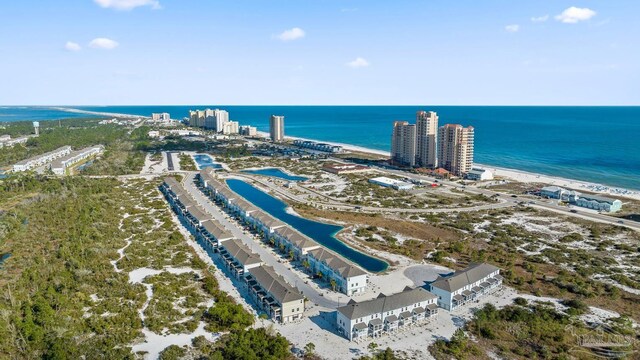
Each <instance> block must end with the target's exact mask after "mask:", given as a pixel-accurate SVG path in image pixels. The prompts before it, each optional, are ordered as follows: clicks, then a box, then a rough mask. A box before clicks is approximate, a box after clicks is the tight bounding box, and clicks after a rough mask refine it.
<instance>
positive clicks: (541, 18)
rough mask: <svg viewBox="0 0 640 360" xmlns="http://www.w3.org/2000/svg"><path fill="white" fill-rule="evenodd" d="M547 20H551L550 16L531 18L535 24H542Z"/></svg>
mask: <svg viewBox="0 0 640 360" xmlns="http://www.w3.org/2000/svg"><path fill="white" fill-rule="evenodd" d="M547 20H549V15H542V16H534V17H532V18H531V22H534V23H541V22H545V21H547Z"/></svg>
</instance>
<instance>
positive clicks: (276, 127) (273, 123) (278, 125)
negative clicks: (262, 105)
mask: <svg viewBox="0 0 640 360" xmlns="http://www.w3.org/2000/svg"><path fill="white" fill-rule="evenodd" d="M269 135H271V141H276V142H277V141H282V140H284V116H277V115H271V120H269Z"/></svg>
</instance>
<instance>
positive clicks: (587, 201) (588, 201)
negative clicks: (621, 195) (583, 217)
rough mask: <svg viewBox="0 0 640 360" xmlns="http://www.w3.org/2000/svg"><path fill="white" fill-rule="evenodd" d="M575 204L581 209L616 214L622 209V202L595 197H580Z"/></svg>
mask: <svg viewBox="0 0 640 360" xmlns="http://www.w3.org/2000/svg"><path fill="white" fill-rule="evenodd" d="M575 204H576V205H577V206H580V207H583V208H587V209H593V210H598V211H605V212H616V211H618V210H620V209H622V201H620V200H618V199H612V198H608V197H604V196H596V195H580V196H579V197H578V198H577V199H576V201H575Z"/></svg>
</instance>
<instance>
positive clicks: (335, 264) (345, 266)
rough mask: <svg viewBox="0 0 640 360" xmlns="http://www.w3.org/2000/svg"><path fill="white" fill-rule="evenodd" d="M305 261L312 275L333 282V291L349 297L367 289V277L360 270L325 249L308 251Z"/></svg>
mask: <svg viewBox="0 0 640 360" xmlns="http://www.w3.org/2000/svg"><path fill="white" fill-rule="evenodd" d="M307 261H308V262H309V266H310V268H311V271H312V273H314V274H320V276H322V277H323V278H328V279H329V281H330V282H331V280H333V282H332V286H334V287H335V290H337V291H340V292H341V293H345V294H347V295H349V296H351V295H354V294H358V293H363V292H365V291H366V289H367V283H368V282H369V275H368V274H367V273H366V272H365V271H364V270H362V269H361V268H359V267H357V266H354V265H353V264H351V263H349V262H347V261H345V260H344V259H343V258H342V257H341V256H338V255H337V254H336V253H334V252H332V251H330V250H327V249H325V248H317V249H313V250H311V251H309V254H308V255H307Z"/></svg>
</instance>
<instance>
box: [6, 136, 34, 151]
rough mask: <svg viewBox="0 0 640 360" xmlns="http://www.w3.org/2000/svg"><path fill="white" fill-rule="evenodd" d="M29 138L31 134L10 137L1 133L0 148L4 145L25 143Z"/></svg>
mask: <svg viewBox="0 0 640 360" xmlns="http://www.w3.org/2000/svg"><path fill="white" fill-rule="evenodd" d="M29 138H31V136H22V137H19V138H15V139H12V138H11V135H2V136H0V149H2V148H3V147H5V146H6V147H14V146H15V145H18V144H26V143H27V141H29Z"/></svg>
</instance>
